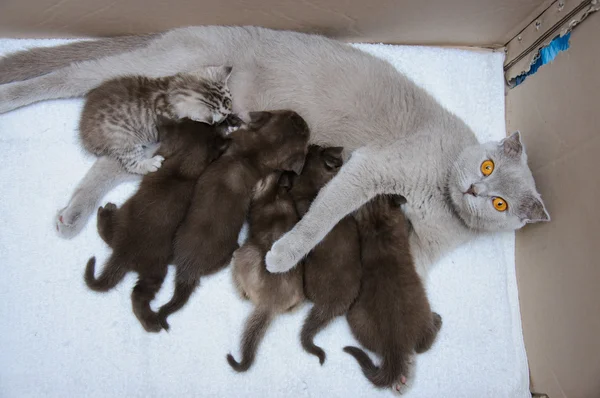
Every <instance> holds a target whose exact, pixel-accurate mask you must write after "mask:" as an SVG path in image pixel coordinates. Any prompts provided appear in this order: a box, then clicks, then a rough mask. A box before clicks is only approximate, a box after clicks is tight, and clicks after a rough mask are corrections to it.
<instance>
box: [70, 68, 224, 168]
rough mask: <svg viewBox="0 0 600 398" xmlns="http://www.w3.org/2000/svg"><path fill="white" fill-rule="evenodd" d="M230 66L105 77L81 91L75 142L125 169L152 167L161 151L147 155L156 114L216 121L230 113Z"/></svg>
mask: <svg viewBox="0 0 600 398" xmlns="http://www.w3.org/2000/svg"><path fill="white" fill-rule="evenodd" d="M230 74H231V67H229V66H217V67H206V68H202V69H199V70H197V71H195V72H192V73H179V74H176V75H173V76H168V77H162V78H148V77H143V76H127V77H119V78H116V79H113V80H109V81H107V82H105V83H103V84H101V85H100V86H98V87H96V88H95V89H93V90H91V91H90V92H89V93H88V94H87V96H86V102H85V105H84V108H83V112H82V115H81V121H80V123H79V133H80V137H81V142H82V144H83V146H84V147H85V149H87V150H88V151H90V152H91V153H93V154H95V155H97V156H109V157H112V158H114V159H116V160H118V161H119V162H120V163H121V164H122V165H123V167H124V168H125V169H126V170H127V171H128V172H130V173H134V174H146V173H149V172H153V171H156V170H158V168H159V167H160V166H161V164H162V161H163V160H164V159H163V157H162V156H159V155H155V156H153V157H147V156H146V152H147V151H145V147H146V146H147V145H148V144H151V143H155V142H157V141H158V133H157V131H158V130H157V129H158V125H159V124H160V123H161V122H160V120H161V119H162V118H165V119H169V120H179V119H182V118H189V119H192V120H195V121H199V122H205V123H208V124H214V123H219V122H221V121H223V120H224V119H225V118H226V117H227V116H228V115H230V114H231V108H232V103H231V93H230V92H229V88H228V87H227V80H228V78H229V75H230Z"/></svg>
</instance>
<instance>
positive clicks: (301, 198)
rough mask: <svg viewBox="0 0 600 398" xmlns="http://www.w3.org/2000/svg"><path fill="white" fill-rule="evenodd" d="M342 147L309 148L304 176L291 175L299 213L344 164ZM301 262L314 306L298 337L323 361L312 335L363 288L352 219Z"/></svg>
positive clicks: (291, 191) (355, 231) (338, 314)
mask: <svg viewBox="0 0 600 398" xmlns="http://www.w3.org/2000/svg"><path fill="white" fill-rule="evenodd" d="M342 150H343V148H341V147H329V148H323V147H319V146H316V145H311V146H310V147H309V149H308V154H307V156H306V162H305V163H304V169H303V170H302V174H300V175H299V176H298V177H295V178H294V179H293V185H292V189H291V190H290V193H291V195H292V197H293V198H294V202H295V205H296V209H297V211H298V215H299V216H300V217H302V216H304V214H306V212H307V211H308V209H309V208H310V205H311V203H312V201H313V200H314V199H315V197H316V196H317V194H318V193H319V190H320V189H321V188H322V187H323V186H324V185H325V184H327V183H328V182H329V180H331V179H332V178H333V177H334V176H335V175H336V174H337V172H338V171H339V169H340V167H342V164H343V159H342ZM303 264H304V294H305V295H306V297H307V298H308V299H309V300H310V301H312V302H313V303H314V305H313V307H312V309H311V310H310V312H309V314H308V316H307V318H306V320H305V321H304V325H303V326H302V331H301V333H300V341H301V343H302V347H303V348H304V349H305V350H306V351H307V352H309V353H311V354H313V355H316V356H317V357H319V362H320V363H321V365H322V364H323V362H325V352H324V351H323V349H321V348H320V347H318V346H316V345H315V344H314V343H313V339H314V337H315V335H316V334H317V333H318V332H319V331H320V330H321V329H323V328H324V327H325V326H327V324H329V322H331V321H332V320H333V319H334V318H335V317H337V316H340V315H343V314H345V313H346V312H347V311H348V309H349V308H350V305H351V304H352V302H354V300H355V299H356V297H357V296H358V290H359V287H360V276H361V273H362V268H361V263H360V244H359V238H358V229H357V227H356V221H355V220H354V218H353V217H352V216H347V217H344V218H343V219H342V220H341V221H340V222H339V223H338V224H337V225H336V226H335V227H334V228H333V229H332V230H331V231H330V232H329V233H328V234H327V236H325V238H324V239H323V240H322V241H321V243H319V244H318V245H317V246H316V247H315V248H314V249H313V250H312V251H311V252H310V253H309V254H308V256H307V257H306V259H304V261H303ZM294 269H295V268H294ZM284 275H285V274H284Z"/></svg>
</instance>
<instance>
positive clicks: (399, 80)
mask: <svg viewBox="0 0 600 398" xmlns="http://www.w3.org/2000/svg"><path fill="white" fill-rule="evenodd" d="M86 43H89V44H85V43H83V44H77V45H75V44H67V45H64V46H58V47H54V48H37V49H31V50H27V51H26V52H25V53H23V52H20V53H16V54H13V55H10V56H8V57H4V58H2V59H0V81H4V82H7V81H12V82H11V83H8V84H2V85H0V113H3V112H8V111H10V110H12V109H16V108H18V107H21V106H24V105H28V104H31V103H34V102H38V101H44V100H48V99H55V98H70V97H74V96H82V95H84V94H85V93H86V92H87V91H89V90H90V89H92V88H93V87H95V86H96V85H98V84H100V83H101V82H102V81H104V80H106V79H110V78H114V77H115V76H120V75H123V74H135V75H139V74H145V75H148V76H153V77H156V76H162V75H164V74H174V73H177V72H181V71H185V70H188V69H189V68H190V67H194V66H200V65H211V64H213V65H214V64H219V63H224V62H226V63H227V64H228V65H231V66H233V68H234V72H233V74H232V77H231V84H230V86H231V91H232V94H233V97H234V98H235V104H234V111H235V113H237V114H244V113H245V112H247V111H248V110H263V109H269V108H270V107H272V106H273V104H277V105H278V106H280V107H286V108H292V109H295V110H296V111H297V112H298V113H299V114H300V115H302V116H303V117H304V118H305V119H306V121H307V123H308V125H309V126H310V127H311V137H312V138H311V139H312V142H313V143H318V144H324V145H336V146H337V145H339V146H343V147H344V148H345V150H346V151H347V152H348V153H352V157H351V158H350V160H349V161H348V162H346V163H345V164H344V166H343V167H342V168H341V170H340V172H339V173H338V174H337V175H336V176H335V177H334V178H333V179H332V180H331V181H330V182H329V183H328V184H327V185H326V186H325V187H324V188H323V190H322V191H321V192H320V193H319V195H318V196H317V198H316V199H315V201H314V203H313V204H312V206H311V208H310V210H309V212H308V213H307V214H306V215H305V216H304V217H303V218H302V220H301V221H300V222H299V223H298V224H296V226H295V227H294V228H293V229H292V230H291V231H289V232H288V233H287V234H285V235H284V236H283V237H281V238H280V239H279V240H278V241H277V242H275V244H273V248H272V249H271V250H270V251H269V253H267V257H266V262H267V269H268V270H269V271H272V272H283V271H286V270H288V269H289V268H291V267H293V266H294V264H295V263H296V262H298V261H299V260H300V259H302V258H304V256H305V255H306V254H308V253H309V252H310V251H311V250H312V249H313V248H314V247H315V246H316V245H317V244H318V243H319V242H320V241H321V240H322V239H323V238H324V237H325V236H326V235H327V233H328V232H329V231H330V230H331V229H332V228H333V227H334V226H335V224H336V223H337V222H338V221H339V220H341V219H342V218H343V217H345V216H346V215H348V214H350V213H351V212H353V211H354V210H356V209H358V208H359V207H360V206H361V205H363V204H364V203H366V202H367V201H368V200H369V199H371V198H373V197H374V196H376V195H378V194H384V193H387V194H400V195H403V196H404V197H406V199H407V201H408V203H407V206H406V212H407V217H408V218H409V219H410V221H411V223H412V225H413V230H412V232H411V235H410V240H411V248H412V250H413V252H414V255H415V260H416V264H417V267H418V268H419V272H420V274H421V275H422V276H425V275H426V274H427V272H428V269H429V268H430V266H431V265H433V264H434V263H435V262H436V261H437V260H438V259H439V258H440V256H442V255H444V254H446V253H448V252H449V251H451V250H452V249H454V248H455V247H457V246H459V245H461V244H463V243H465V242H466V241H469V240H471V239H473V238H474V237H476V236H478V235H481V234H485V233H487V232H493V231H499V230H503V231H512V230H516V229H519V228H521V227H523V226H524V225H525V224H527V223H537V222H544V221H549V220H550V216H549V215H548V213H547V211H546V209H545V207H544V204H543V202H542V200H541V197H540V194H539V193H538V190H537V189H536V186H535V182H534V179H533V176H532V174H531V170H530V169H529V167H528V165H527V156H526V155H525V150H524V148H522V150H521V149H520V150H518V151H513V152H512V153H513V156H504V155H503V154H501V153H500V152H501V151H502V150H503V148H504V147H506V146H516V145H513V144H515V143H516V142H518V145H519V146H521V143H520V138H519V137H516V138H515V137H511V138H507V139H506V140H503V141H501V142H495V143H490V144H483V145H480V144H479V143H478V142H477V139H476V137H475V134H474V133H473V131H472V130H471V128H470V127H469V126H468V125H467V124H466V123H464V121H463V120H461V119H460V118H459V117H458V116H456V115H455V114H453V113H452V112H450V111H448V110H447V109H445V108H444V107H443V106H442V105H441V104H440V103H439V102H438V101H437V100H436V99H435V98H433V97H432V96H431V95H430V94H428V93H427V92H426V91H425V90H424V89H422V88H421V87H419V86H417V85H416V84H415V83H414V82H413V81H412V80H410V79H409V78H407V77H406V76H405V75H404V74H402V73H400V72H398V70H397V69H396V68H394V67H393V66H392V65H391V64H390V63H388V62H386V61H384V60H382V59H379V58H377V57H374V56H372V55H370V54H367V53H365V52H363V51H361V50H359V49H357V48H354V47H352V46H349V45H347V44H345V43H341V42H339V41H336V40H332V39H328V38H325V37H322V36H317V35H309V34H302V33H298V32H289V31H276V30H270V29H264V28H259V27H223V26H193V27H186V28H179V29H173V30H170V31H169V32H166V33H164V34H160V35H157V36H156V37H153V38H150V39H148V38H147V37H142V38H139V40H138V42H137V43H136V42H135V41H134V40H131V41H130V42H129V43H130V44H129V45H128V46H127V45H124V44H122V43H121V42H119V39H118V38H114V39H104V40H103V41H102V42H100V43H99V42H86ZM97 47H104V48H105V49H106V50H105V53H102V52H100V51H96V50H94V49H96V48H97ZM88 49H92V50H94V51H89V50H88ZM290 49H293V51H291V50H290ZM115 52H117V53H118V54H117V55H114V54H115ZM52 55H54V57H52ZM59 57H62V62H60V63H58V64H55V63H54V62H47V61H45V60H47V59H48V58H52V59H55V58H59ZM65 57H69V58H68V59H66V58H65ZM19 60H27V62H19ZM42 64H43V66H42ZM2 66H6V68H3V67H2ZM17 70H19V71H18V72H17ZM43 73H45V74H43ZM18 79H27V80H23V81H15V80H18ZM468 153H474V154H476V155H477V156H473V157H471V156H467V157H465V156H464V155H467V154H468ZM486 159H491V160H495V161H498V162H497V163H498V164H497V166H498V167H496V170H495V171H494V173H495V174H496V178H492V179H491V180H494V181H495V182H494V184H493V185H494V189H495V190H497V192H496V193H495V194H496V195H497V196H499V197H501V198H503V199H504V200H505V201H506V204H507V210H505V211H503V212H501V214H495V213H494V212H496V211H498V210H496V209H495V208H494V207H493V200H494V199H493V198H492V196H490V195H489V194H486V195H484V196H481V195H479V196H478V199H475V200H476V201H477V202H478V205H477V207H478V209H476V211H473V210H475V209H474V208H473V207H472V206H471V205H469V203H468V202H467V200H464V198H465V197H464V195H466V194H467V193H466V191H467V190H468V188H469V186H470V184H473V183H474V182H476V180H478V179H480V178H481V177H482V174H481V171H480V167H481V164H482V162H483V161H484V160H486ZM93 169H94V170H95V171H96V172H97V173H98V174H100V173H103V172H104V173H105V174H106V177H105V178H103V179H102V185H103V187H104V189H99V188H96V185H97V183H96V182H94V181H91V180H89V181H86V182H85V184H83V183H82V186H81V187H80V188H81V191H82V192H89V193H90V195H80V197H79V198H80V200H81V201H86V200H87V201H88V202H93V201H97V196H98V193H102V192H104V190H105V189H108V188H110V185H111V184H114V183H116V181H118V179H119V176H118V171H115V170H114V169H112V168H109V169H102V164H97V165H94V167H93ZM450 170H454V172H453V175H452V176H451V175H450V173H449V171H450ZM465 176H469V179H470V180H471V181H470V182H469V181H466V180H465V181H461V183H466V187H465V186H464V185H461V184H458V183H457V181H455V180H456V179H457V178H462V177H465ZM488 180H490V179H488ZM491 180H490V181H491ZM450 187H452V188H451V189H448V188H450ZM463 189H464V190H463ZM447 190H452V191H455V192H454V194H453V193H452V192H450V195H448V194H447V192H446V191H447ZM469 195H470V194H469ZM449 196H451V197H454V199H453V200H449ZM459 197H460V200H458V199H459ZM474 198H475V197H474ZM75 206H82V204H81V203H80V201H75V202H73V203H70V204H69V207H75ZM85 220H86V218H85V217H82V218H80V219H79V220H77V223H78V224H79V223H85Z"/></svg>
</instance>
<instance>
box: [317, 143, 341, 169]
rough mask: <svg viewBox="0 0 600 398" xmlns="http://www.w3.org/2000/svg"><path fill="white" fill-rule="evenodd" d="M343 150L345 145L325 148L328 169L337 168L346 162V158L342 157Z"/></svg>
mask: <svg viewBox="0 0 600 398" xmlns="http://www.w3.org/2000/svg"><path fill="white" fill-rule="evenodd" d="M343 152H344V147H341V146H332V147H328V148H324V149H323V152H322V155H323V161H324V162H325V167H326V168H327V169H328V170H336V169H339V168H340V167H342V165H343V164H344V158H343V157H342V153H343Z"/></svg>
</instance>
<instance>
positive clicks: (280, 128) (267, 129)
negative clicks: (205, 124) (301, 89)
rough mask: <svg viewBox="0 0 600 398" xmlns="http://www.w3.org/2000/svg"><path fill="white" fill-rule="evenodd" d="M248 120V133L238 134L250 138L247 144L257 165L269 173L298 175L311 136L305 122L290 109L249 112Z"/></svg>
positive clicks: (302, 165)
mask: <svg viewBox="0 0 600 398" xmlns="http://www.w3.org/2000/svg"><path fill="white" fill-rule="evenodd" d="M249 118H250V122H249V123H248V126H247V131H239V134H250V135H251V138H252V139H251V140H248V143H251V145H252V148H251V149H252V150H255V151H257V157H258V158H259V159H260V162H261V163H262V164H263V165H264V166H266V167H267V168H270V169H272V170H282V171H293V172H294V173H296V174H300V172H301V171H302V168H303V167H304V160H305V157H306V152H307V148H308V139H309V137H310V132H309V129H308V125H307V124H306V122H305V121H304V119H302V117H301V116H300V115H298V114H297V113H296V112H294V111H289V110H280V111H271V112H250V114H249ZM236 133H238V132H236ZM236 133H233V134H236Z"/></svg>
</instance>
